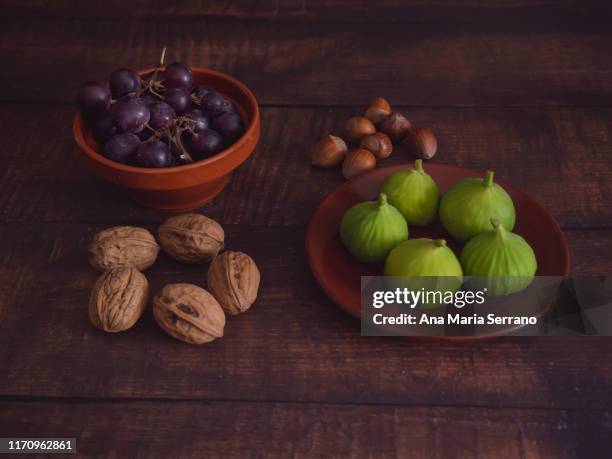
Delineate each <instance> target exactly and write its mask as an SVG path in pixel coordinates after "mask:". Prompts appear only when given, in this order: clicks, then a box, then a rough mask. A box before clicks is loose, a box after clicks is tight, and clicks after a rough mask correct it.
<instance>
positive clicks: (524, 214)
mask: <svg viewBox="0 0 612 459" xmlns="http://www.w3.org/2000/svg"><path fill="white" fill-rule="evenodd" d="M409 166H412V165H411V164H403V165H399V166H388V167H382V168H378V169H374V170H373V171H371V172H369V173H367V174H364V175H362V176H359V177H356V178H354V179H353V180H350V181H348V182H347V183H345V184H344V185H341V186H340V187H338V188H337V189H336V190H335V191H334V192H332V193H331V194H330V195H329V196H327V197H326V198H325V199H324V200H323V202H321V204H320V205H319V207H318V208H317V210H316V211H315V213H314V215H313V216H312V219H311V221H310V224H309V226H308V231H307V234H306V254H307V256H308V262H309V264H310V268H311V269H312V272H313V274H314V276H315V278H316V280H317V282H318V283H319V285H320V286H321V288H322V289H323V290H324V291H325V293H326V294H327V296H328V297H329V298H330V299H331V300H332V301H334V302H335V303H336V304H337V305H338V306H340V307H341V308H342V309H344V310H345V311H347V312H348V313H349V314H351V315H353V316H355V317H357V318H359V317H360V315H361V304H360V302H361V299H360V285H361V276H380V275H382V271H383V266H382V264H376V265H368V264H364V263H360V262H358V261H357V260H355V259H354V258H353V257H351V256H350V255H349V253H348V252H347V251H346V249H345V248H344V246H343V245H342V243H341V242H340V237H339V235H338V228H339V226H340V220H341V219H342V216H343V215H344V213H345V212H346V211H347V210H348V209H349V208H350V207H351V206H353V205H354V204H356V203H358V202H361V201H366V200H370V201H371V200H374V199H375V198H376V196H377V195H378V190H379V188H380V185H381V184H382V182H383V180H384V179H385V178H386V177H387V176H388V175H390V174H392V173H393V172H395V171H397V170H400V169H403V168H406V167H409ZM424 167H425V171H426V172H427V173H428V174H430V175H431V176H432V177H433V179H434V180H435V181H436V183H437V184H438V187H439V189H440V192H441V193H443V192H445V191H446V190H447V189H448V188H449V187H450V186H451V185H452V184H454V183H455V182H457V181H458V180H462V179H465V178H468V177H483V176H484V171H476V170H473V169H467V168H464V167H459V166H452V165H448V164H438V163H426V164H425V165H424ZM495 182H496V183H497V184H499V185H501V186H502V187H503V188H504V189H505V190H506V191H507V192H508V193H509V194H510V196H511V197H512V200H513V201H514V206H515V208H516V214H517V217H516V226H515V228H514V232H516V233H518V234H520V235H521V236H523V237H524V238H525V239H526V240H527V242H529V244H531V246H532V247H533V250H534V251H535V254H536V257H537V260H538V272H537V275H540V276H566V275H568V274H569V269H570V264H569V263H570V262H569V250H568V248H567V242H566V241H565V237H564V236H563V233H562V232H561V229H560V228H559V225H558V224H557V222H556V221H555V220H554V218H553V217H552V216H551V215H550V214H549V213H548V212H546V210H545V209H544V208H543V207H542V206H540V205H539V204H538V203H537V202H536V201H534V200H533V199H532V198H531V197H530V196H528V195H527V194H526V193H524V192H522V191H521V190H519V189H518V188H516V187H514V186H513V185H511V184H510V183H508V182H507V181H505V180H503V179H502V178H498V177H495ZM410 237H411V238H417V237H429V238H444V239H446V240H447V241H448V244H449V246H450V247H451V248H452V249H453V250H454V251H455V253H456V254H457V255H458V254H459V252H460V251H461V248H462V245H461V244H459V243H457V242H455V241H453V240H452V238H451V237H450V236H449V234H448V233H447V232H446V231H445V230H444V228H443V227H442V225H441V224H440V223H439V222H436V223H434V224H433V225H431V226H429V227H425V228H418V227H415V226H411V227H410Z"/></svg>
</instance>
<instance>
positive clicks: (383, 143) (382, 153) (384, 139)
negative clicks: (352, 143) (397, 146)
mask: <svg viewBox="0 0 612 459" xmlns="http://www.w3.org/2000/svg"><path fill="white" fill-rule="evenodd" d="M359 146H360V147H361V148H365V149H366V150H368V151H370V152H371V153H372V154H373V155H374V156H376V158H378V159H385V158H388V157H389V155H390V154H391V152H392V151H393V144H392V143H391V139H390V138H389V136H388V135H387V134H383V133H382V132H377V133H376V134H372V135H368V136H366V137H364V138H363V139H361V142H360V143H359Z"/></svg>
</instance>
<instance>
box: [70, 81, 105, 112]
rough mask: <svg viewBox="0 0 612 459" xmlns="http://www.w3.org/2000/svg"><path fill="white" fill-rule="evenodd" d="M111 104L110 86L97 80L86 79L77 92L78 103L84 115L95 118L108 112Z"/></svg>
mask: <svg viewBox="0 0 612 459" xmlns="http://www.w3.org/2000/svg"><path fill="white" fill-rule="evenodd" d="M110 104H111V94H110V91H109V90H108V88H107V87H106V86H105V85H103V84H102V83H98V82H97V81H86V82H85V83H83V84H81V86H80V87H79V91H78V93H77V105H78V106H79V110H80V111H81V113H82V114H83V116H84V117H86V118H88V119H90V120H95V119H98V118H101V117H102V116H104V115H105V114H106V113H108V109H109V107H110Z"/></svg>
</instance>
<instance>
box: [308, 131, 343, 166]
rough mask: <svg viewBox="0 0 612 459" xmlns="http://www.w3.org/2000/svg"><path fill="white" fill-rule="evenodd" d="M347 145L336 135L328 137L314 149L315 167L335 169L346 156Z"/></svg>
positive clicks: (313, 159) (312, 154) (313, 161)
mask: <svg viewBox="0 0 612 459" xmlns="http://www.w3.org/2000/svg"><path fill="white" fill-rule="evenodd" d="M346 151H347V148H346V143H345V142H344V140H342V139H341V138H340V137H336V136H335V135H326V136H325V137H323V138H322V139H321V140H319V141H318V142H317V144H316V145H315V146H314V148H313V149H312V153H311V156H310V157H311V161H312V165H313V166H318V167H334V166H337V165H338V164H340V163H341V162H342V159H343V158H344V156H345V155H346Z"/></svg>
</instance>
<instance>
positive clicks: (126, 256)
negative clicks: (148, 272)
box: [89, 226, 159, 271]
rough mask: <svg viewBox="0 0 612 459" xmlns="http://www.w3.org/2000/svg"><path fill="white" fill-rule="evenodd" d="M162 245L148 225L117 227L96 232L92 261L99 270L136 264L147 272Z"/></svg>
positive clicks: (90, 251) (91, 246)
mask: <svg viewBox="0 0 612 459" xmlns="http://www.w3.org/2000/svg"><path fill="white" fill-rule="evenodd" d="M158 253H159V245H158V244H157V241H156V240H155V238H154V237H153V235H152V234H151V233H149V232H148V231H147V230H146V229H144V228H136V227H133V226H114V227H112V228H107V229H105V230H102V231H100V232H99V233H96V235H95V236H94V238H93V241H92V242H91V244H90V246H89V254H90V256H89V263H90V264H91V266H93V267H94V268H96V269H97V270H99V271H106V270H108V269H112V268H117V267H120V266H134V267H136V268H138V269H139V270H141V271H144V270H145V269H147V268H148V267H149V266H151V265H152V264H153V263H155V260H156V259H157V254H158Z"/></svg>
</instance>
